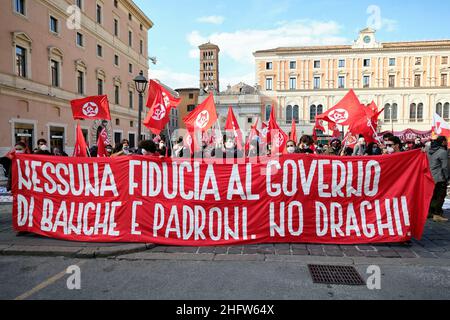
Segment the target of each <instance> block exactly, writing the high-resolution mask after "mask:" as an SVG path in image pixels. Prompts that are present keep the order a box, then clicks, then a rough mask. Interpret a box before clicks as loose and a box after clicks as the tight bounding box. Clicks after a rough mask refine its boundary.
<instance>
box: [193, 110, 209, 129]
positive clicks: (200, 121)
mask: <svg viewBox="0 0 450 320" xmlns="http://www.w3.org/2000/svg"><path fill="white" fill-rule="evenodd" d="M208 122H209V112H208V111H207V110H205V111H203V112H201V113H200V114H199V115H198V116H197V120H195V125H196V126H197V127H198V128H200V129H203V128H205V127H206V126H207V125H208Z"/></svg>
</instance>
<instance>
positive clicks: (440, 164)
mask: <svg viewBox="0 0 450 320" xmlns="http://www.w3.org/2000/svg"><path fill="white" fill-rule="evenodd" d="M428 160H429V161H430V169H431V174H432V175H433V178H434V182H435V183H440V182H447V181H448V174H449V167H448V151H447V149H445V148H443V147H442V146H440V145H437V144H432V145H431V147H430V150H429V151H428Z"/></svg>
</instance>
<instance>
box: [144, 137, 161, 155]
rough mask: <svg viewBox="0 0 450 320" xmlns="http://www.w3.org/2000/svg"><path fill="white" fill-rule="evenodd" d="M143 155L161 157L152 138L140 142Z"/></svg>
mask: <svg viewBox="0 0 450 320" xmlns="http://www.w3.org/2000/svg"><path fill="white" fill-rule="evenodd" d="M139 149H141V152H142V155H143V156H147V157H159V156H160V155H159V154H158V153H157V152H156V144H155V143H154V142H153V141H152V140H144V141H141V142H140V143H139Z"/></svg>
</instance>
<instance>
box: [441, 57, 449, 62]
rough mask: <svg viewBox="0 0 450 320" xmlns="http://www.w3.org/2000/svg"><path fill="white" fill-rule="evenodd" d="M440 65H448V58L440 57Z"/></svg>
mask: <svg viewBox="0 0 450 320" xmlns="http://www.w3.org/2000/svg"><path fill="white" fill-rule="evenodd" d="M441 64H448V56H447V57H441Z"/></svg>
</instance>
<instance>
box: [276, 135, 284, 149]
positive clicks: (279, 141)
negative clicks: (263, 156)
mask: <svg viewBox="0 0 450 320" xmlns="http://www.w3.org/2000/svg"><path fill="white" fill-rule="evenodd" d="M283 143H284V137H283V135H282V134H281V132H278V133H277V137H276V139H275V146H276V147H277V148H279V147H281V146H282V145H283Z"/></svg>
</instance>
